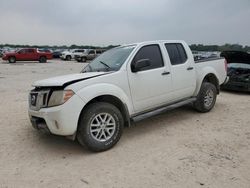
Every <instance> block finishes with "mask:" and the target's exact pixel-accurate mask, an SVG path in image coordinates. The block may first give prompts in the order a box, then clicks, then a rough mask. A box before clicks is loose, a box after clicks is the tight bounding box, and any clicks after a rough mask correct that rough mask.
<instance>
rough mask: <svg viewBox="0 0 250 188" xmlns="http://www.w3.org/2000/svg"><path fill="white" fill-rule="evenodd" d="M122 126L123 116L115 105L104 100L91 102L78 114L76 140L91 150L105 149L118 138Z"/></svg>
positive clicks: (99, 150) (110, 146)
mask: <svg viewBox="0 0 250 188" xmlns="http://www.w3.org/2000/svg"><path fill="white" fill-rule="evenodd" d="M101 122H102V123H101ZM108 124H109V125H108ZM106 126H108V127H106ZM123 127H124V120H123V116H122V114H121V112H120V111H119V109H118V108H117V107H115V106H114V105H112V104H110V103H105V102H98V103H93V104H90V105H89V106H88V107H87V108H86V109H85V110H84V111H83V113H82V115H81V116H80V119H79V125H78V131H77V140H78V141H79V143H80V144H81V145H83V146H84V145H85V146H87V148H88V149H89V150H91V151H94V152H101V151H106V150H108V149H110V148H112V147H113V146H114V145H115V144H116V143H117V142H118V141H119V140H120V138H121V135H122V132H123ZM105 136H106V138H105Z"/></svg>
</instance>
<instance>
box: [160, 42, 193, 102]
mask: <svg viewBox="0 0 250 188" xmlns="http://www.w3.org/2000/svg"><path fill="white" fill-rule="evenodd" d="M165 48H166V50H167V52H168V56H169V59H170V62H171V75H172V81H173V94H174V99H175V100H180V99H184V98H187V97H191V96H192V95H193V93H194V90H195V87H196V74H195V67H194V62H193V58H191V57H188V55H187V53H186V51H185V48H184V46H183V44H182V43H165Z"/></svg>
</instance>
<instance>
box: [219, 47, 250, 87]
mask: <svg viewBox="0 0 250 188" xmlns="http://www.w3.org/2000/svg"><path fill="white" fill-rule="evenodd" d="M221 55H222V56H223V57H225V58H226V59H227V62H228V77H229V81H228V82H227V83H226V84H224V85H222V89H225V90H234V91H245V92H250V54H248V53H246V52H239V51H225V52H222V54H221Z"/></svg>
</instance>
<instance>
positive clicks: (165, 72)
mask: <svg viewBox="0 0 250 188" xmlns="http://www.w3.org/2000/svg"><path fill="white" fill-rule="evenodd" d="M168 74H170V72H167V71H164V72H163V73H161V75H163V76H164V75H168Z"/></svg>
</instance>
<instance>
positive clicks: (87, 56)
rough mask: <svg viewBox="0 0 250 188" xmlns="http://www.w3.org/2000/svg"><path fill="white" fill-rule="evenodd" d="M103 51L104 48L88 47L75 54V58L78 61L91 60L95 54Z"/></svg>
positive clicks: (97, 54)
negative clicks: (82, 51)
mask: <svg viewBox="0 0 250 188" xmlns="http://www.w3.org/2000/svg"><path fill="white" fill-rule="evenodd" d="M103 52H104V50H102V49H97V50H94V49H88V50H85V52H84V53H82V54H79V55H75V60H76V61H78V62H86V61H87V60H93V59H95V58H96V57H97V56H99V55H101V54H102V53H103Z"/></svg>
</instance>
